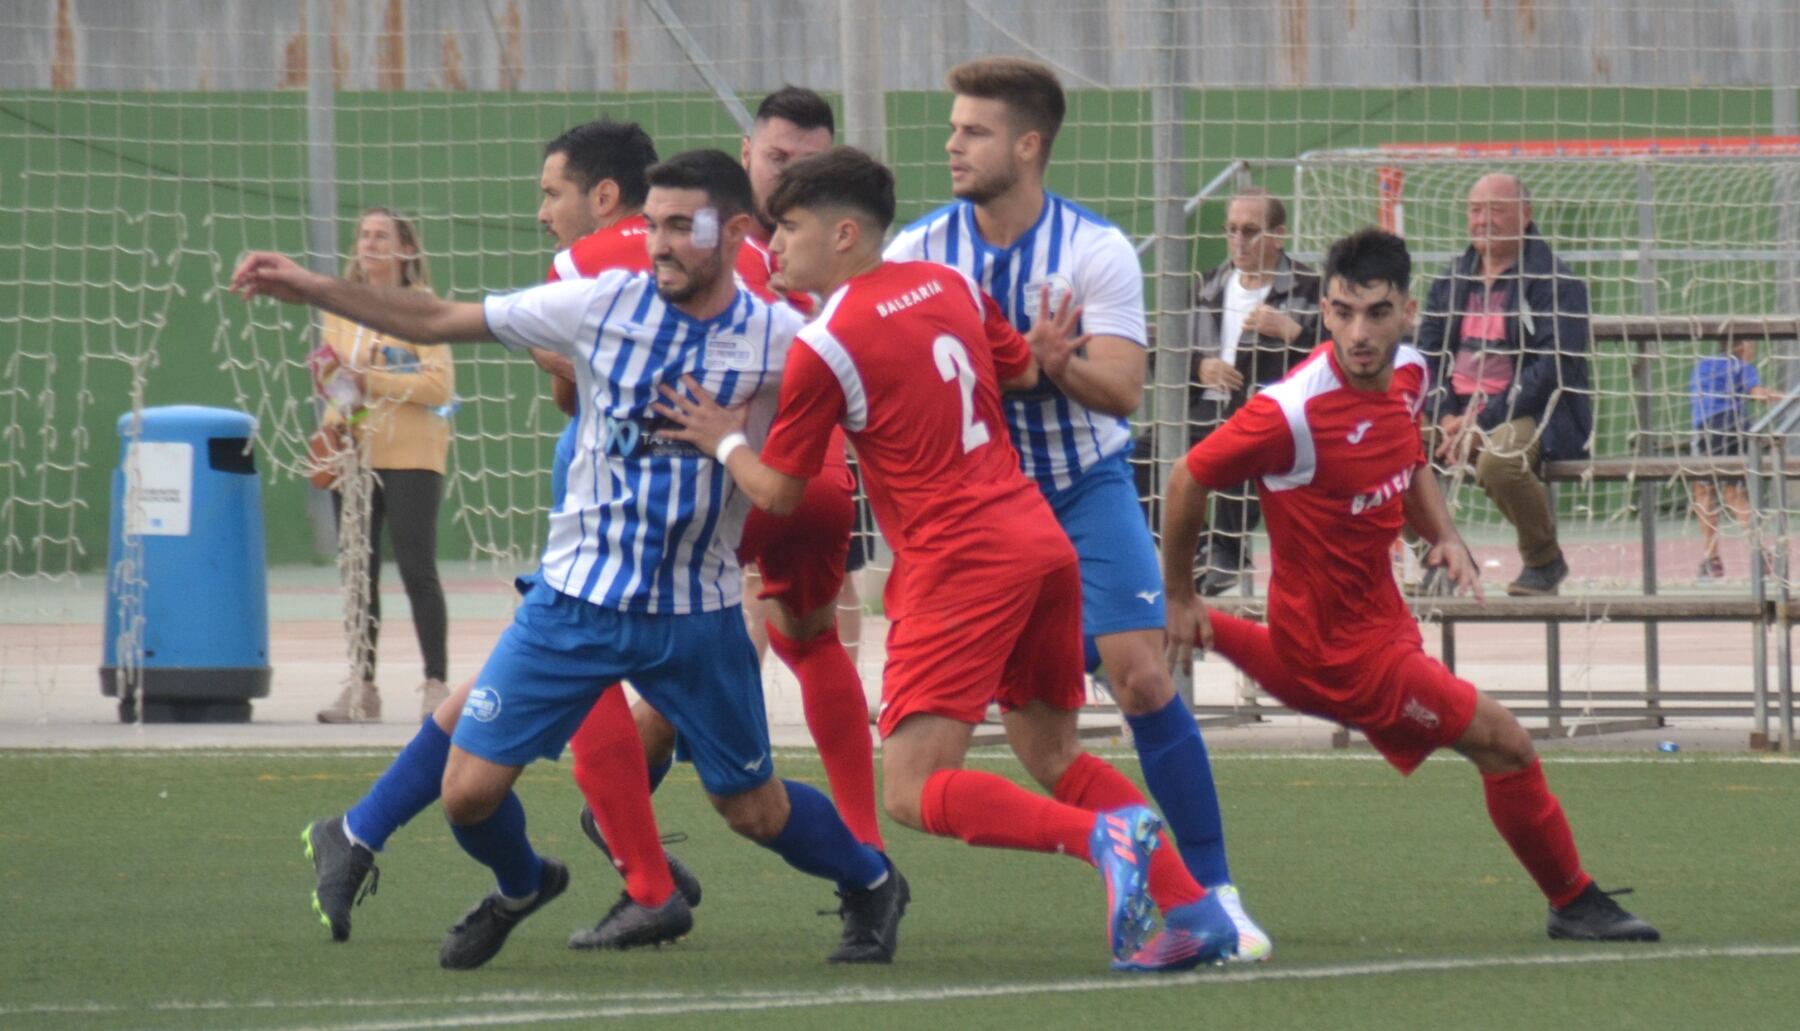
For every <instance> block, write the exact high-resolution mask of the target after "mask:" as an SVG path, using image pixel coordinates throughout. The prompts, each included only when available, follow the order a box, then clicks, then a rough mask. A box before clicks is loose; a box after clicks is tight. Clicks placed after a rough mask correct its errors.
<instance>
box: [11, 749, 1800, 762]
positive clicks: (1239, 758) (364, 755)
mask: <svg viewBox="0 0 1800 1031" xmlns="http://www.w3.org/2000/svg"><path fill="white" fill-rule="evenodd" d="M1088 751H1090V752H1093V753H1094V754H1095V755H1097V756H1099V757H1101V758H1104V759H1135V758H1137V753H1136V752H1134V751H1132V750H1130V749H1128V748H1090V749H1088ZM398 754H400V746H395V747H393V748H382V749H369V748H292V749H286V748H279V747H270V748H266V749H257V750H247V749H235V748H196V749H191V750H178V749H173V748H169V749H154V748H153V749H124V748H117V749H115V748H97V749H90V748H82V749H76V748H67V749H64V748H33V749H0V761H4V760H6V759H8V758H26V759H168V758H180V759H181V760H182V761H183V762H192V761H194V760H197V759H268V760H271V761H274V760H284V759H391V758H393V757H394V756H396V755H398ZM817 755H818V752H817V750H815V749H811V748H776V749H775V758H777V759H783V758H789V759H808V758H814V757H816V756H817ZM1450 758H1451V756H1448V755H1446V756H1445V759H1446V760H1448V759H1450ZM1539 758H1540V759H1542V760H1543V762H1544V765H1546V766H1553V765H1566V766H1709V765H1740V766H1794V765H1800V756H1785V755H1744V754H1736V753H1723V754H1721V753H1717V752H1701V751H1696V752H1692V753H1689V754H1686V755H1669V754H1667V753H1661V752H1659V753H1657V754H1655V755H1631V754H1625V753H1618V754H1613V753H1608V754H1604V755H1568V754H1559V753H1556V752H1551V753H1548V754H1545V753H1539ZM969 759H971V760H975V761H986V762H1012V761H1014V760H1013V755H1012V753H1011V752H1010V751H1008V750H1007V749H1006V748H1005V746H1001V745H995V746H983V747H979V748H973V749H970V751H969ZM1212 761H1213V763H1214V764H1215V765H1216V764H1225V765H1229V764H1231V763H1233V762H1295V761H1301V762H1345V763H1379V764H1385V763H1386V762H1387V760H1386V759H1383V758H1382V757H1381V755H1380V754H1379V753H1377V752H1374V751H1365V750H1357V751H1338V750H1335V749H1334V750H1332V751H1309V750H1305V749H1293V750H1282V749H1276V750H1271V751H1242V752H1240V751H1233V750H1229V749H1219V750H1215V751H1214V752H1213V753H1212ZM551 765H558V764H556V763H552V764H551Z"/></svg>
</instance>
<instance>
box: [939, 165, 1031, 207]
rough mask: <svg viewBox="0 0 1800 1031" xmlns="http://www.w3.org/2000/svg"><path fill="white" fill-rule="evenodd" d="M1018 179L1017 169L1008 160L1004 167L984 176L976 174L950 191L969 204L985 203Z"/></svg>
mask: <svg viewBox="0 0 1800 1031" xmlns="http://www.w3.org/2000/svg"><path fill="white" fill-rule="evenodd" d="M1018 181H1019V170H1018V168H1017V167H1015V166H1014V165H1013V163H1012V162H1010V161H1009V162H1007V164H1006V167H1004V168H1001V169H999V170H997V171H994V172H990V173H988V174H987V175H985V176H977V177H975V178H974V179H971V180H970V181H969V182H968V183H967V184H966V185H964V186H963V187H961V188H960V189H953V190H951V193H952V195H953V196H955V197H956V199H957V200H966V201H968V202H970V203H971V204H986V203H987V202H989V201H991V200H993V199H994V198H996V197H999V196H1001V195H1003V194H1005V193H1006V191H1008V190H1010V189H1012V188H1013V184H1014V183H1016V182H1018Z"/></svg>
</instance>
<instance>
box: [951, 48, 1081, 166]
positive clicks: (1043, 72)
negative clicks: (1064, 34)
mask: <svg viewBox="0 0 1800 1031" xmlns="http://www.w3.org/2000/svg"><path fill="white" fill-rule="evenodd" d="M948 82H949V85H950V91H951V92H953V93H955V94H956V95H958V96H962V97H976V98H979V99H981V100H998V101H1000V102H1001V103H1003V104H1005V105H1006V107H1007V110H1009V111H1010V112H1011V113H1012V116H1013V118H1014V120H1015V124H1016V125H1018V126H1020V127H1022V128H1023V129H1024V130H1025V131H1026V132H1036V133H1037V134H1038V135H1039V136H1041V137H1042V138H1043V140H1044V160H1045V161H1048V160H1050V145H1051V144H1052V143H1055V142H1056V134H1057V132H1059V131H1060V130H1061V129H1062V123H1063V115H1065V114H1066V113H1067V112H1068V101H1067V100H1066V99H1065V98H1064V97H1063V88H1062V83H1061V82H1058V81H1057V78H1056V73H1055V72H1053V71H1051V70H1050V69H1049V67H1048V66H1046V65H1042V64H1039V63H1037V62H1036V61H1027V60H1025V59H1024V58H1019V57H982V58H978V59H976V60H973V61H967V62H965V63H963V64H959V65H957V66H956V67H955V68H952V69H950V74H949V76H948Z"/></svg>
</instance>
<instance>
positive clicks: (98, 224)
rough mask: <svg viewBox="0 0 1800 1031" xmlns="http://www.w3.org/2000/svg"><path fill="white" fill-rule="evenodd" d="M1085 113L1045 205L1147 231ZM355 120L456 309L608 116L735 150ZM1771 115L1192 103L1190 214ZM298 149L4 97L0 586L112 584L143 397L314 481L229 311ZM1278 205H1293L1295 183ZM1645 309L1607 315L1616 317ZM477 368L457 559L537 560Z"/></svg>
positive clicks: (241, 321)
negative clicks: (234, 278) (255, 437)
mask: <svg viewBox="0 0 1800 1031" xmlns="http://www.w3.org/2000/svg"><path fill="white" fill-rule="evenodd" d="M1070 100H1071V103H1070V115H1069V123H1068V125H1067V126H1066V127H1065V129H1064V132H1063V134H1062V137H1061V138H1060V139H1059V141H1058V143H1057V146H1056V151H1055V162H1054V165H1053V168H1052V175H1051V186H1052V188H1053V189H1056V190H1058V191H1060V192H1064V193H1067V194H1069V195H1071V196H1073V197H1075V198H1077V199H1079V200H1081V201H1082V202H1083V203H1085V204H1087V205H1088V206H1090V207H1092V208H1094V209H1096V210H1098V211H1099V212H1101V213H1102V214H1104V215H1106V216H1108V217H1110V218H1112V219H1114V220H1115V221H1118V222H1119V223H1120V224H1121V225H1122V226H1123V227H1124V228H1125V229H1126V231H1127V232H1129V233H1131V234H1132V235H1133V236H1141V235H1143V234H1145V233H1147V232H1148V231H1149V228H1150V224H1151V216H1152V209H1151V204H1150V202H1149V200H1148V199H1147V198H1149V197H1150V196H1151V195H1152V188H1151V168H1150V165H1149V163H1148V161H1147V160H1146V158H1147V155H1148V153H1149V147H1150V141H1149V130H1148V126H1147V123H1148V121H1149V110H1150V108H1149V100H1148V95H1147V94H1144V93H1140V92H1133V91H1110V92H1108V91H1087V92H1076V93H1073V94H1072V95H1071V98H1070ZM338 105H339V106H338V108H337V111H336V127H337V139H338V171H339V187H338V189H339V194H338V206H339V211H340V214H341V216H342V219H341V221H342V231H341V233H340V241H341V242H342V243H344V244H346V245H347V243H348V239H349V233H350V224H351V221H352V220H353V219H354V217H355V215H356V213H357V212H358V211H360V210H361V209H362V208H364V207H366V206H369V205H374V204H386V205H391V206H396V207H399V208H401V209H405V210H410V211H413V212H418V213H421V216H422V228H423V232H424V236H425V240H426V243H427V247H428V248H429V250H430V251H431V252H432V253H433V255H434V256H433V268H432V272H433V276H434V279H435V281H436V283H437V285H438V287H439V289H440V291H442V292H447V293H450V294H452V295H456V296H460V297H465V298H473V297H476V296H478V295H479V293H480V292H482V291H484V290H489V289H501V288H506V287H510V286H517V285H523V284H529V283H532V282H536V281H537V280H539V279H540V278H541V277H542V274H543V270H544V268H545V265H546V262H547V259H548V257H549V253H550V251H551V249H552V245H551V243H550V241H549V240H548V238H547V237H545V236H544V234H543V233H542V231H541V230H540V229H539V228H538V227H537V225H536V224H535V221H534V219H533V213H534V211H535V209H536V203H537V197H536V174H537V169H538V164H539V154H540V148H541V145H542V141H544V140H546V139H548V138H550V137H551V136H553V135H555V134H556V133H557V132H559V131H561V130H562V129H563V128H565V127H566V126H568V125H570V124H574V123H576V122H579V121H583V120H585V119H587V118H591V117H594V116H595V115H596V114H599V113H607V114H611V115H613V116H614V117H620V118H631V119H637V120H640V121H642V122H644V124H645V125H646V127H647V128H649V129H650V131H651V132H652V134H653V135H654V136H655V137H656V138H657V140H658V142H659V147H660V149H661V150H662V151H663V152H664V153H665V154H668V153H673V152H675V151H677V150H681V149H686V148H688V147H694V146H724V147H727V148H735V146H736V139H737V132H736V128H735V126H734V125H733V124H732V123H731V122H730V120H729V118H728V117H727V116H726V114H725V112H724V111H723V109H722V108H721V107H720V106H719V105H718V104H717V103H716V102H715V101H714V100H713V99H712V98H710V97H707V96H701V95H691V96H690V95H666V94H665V95H645V94H637V95H622V96H604V95H602V96H595V95H591V94H582V95H569V94H554V95H544V94H536V95H518V94H513V95H505V94H468V93H404V94H389V93H344V94H340V95H339V97H338ZM1769 106H1770V105H1769V100H1768V95H1767V91H1753V90H1704V89H1695V90H1674V89H1639V90H1631V89H1487V88H1483V89H1450V88H1443V89H1409V90H1396V89H1385V90H1382V89H1371V90H1348V89H1312V90H1266V89H1216V90H1205V91H1191V92H1190V93H1189V94H1188V95H1187V98H1186V114H1187V125H1186V147H1187V150H1188V152H1189V154H1190V156H1191V157H1192V159H1193V164H1192V166H1191V168H1190V171H1189V178H1188V188H1189V189H1190V190H1192V189H1194V188H1196V187H1197V186H1198V185H1199V184H1201V183H1203V182H1205V181H1206V180H1208V179H1209V178H1211V177H1212V176H1213V175H1214V174H1215V173H1217V172H1218V171H1219V170H1221V169H1222V168H1224V167H1225V166H1226V165H1227V164H1228V163H1229V162H1230V161H1231V160H1233V159H1235V158H1239V157H1253V158H1286V157H1293V156H1296V155H1298V154H1301V153H1304V152H1306V151H1310V150H1315V149H1320V148H1337V147H1353V146H1373V145H1377V144H1381V143H1386V142H1393V141H1418V140H1435V141H1453V140H1454V141H1463V140H1473V141H1486V140H1517V139H1534V140H1540V139H1559V138H1561V139H1590V138H1631V137H1643V136H1658V135H1701V134H1707V135H1710V134H1733V133H1757V132H1767V131H1768V126H1769V122H1770V115H1769ZM948 113H949V101H948V98H947V97H946V96H944V95H942V94H940V93H929V94H927V93H901V94H893V95H890V97H889V100H888V125H889V134H888V140H889V155H890V159H891V161H892V163H893V164H894V165H895V168H896V172H897V175H898V180H899V196H900V199H901V212H900V214H901V218H902V219H903V220H905V219H910V218H912V217H916V216H917V215H919V214H922V213H924V212H926V211H929V210H931V209H932V208H935V207H936V206H938V205H939V204H941V203H942V202H943V200H944V199H945V192H946V190H945V186H946V176H945V174H944V172H943V149H942V144H943V139H944V132H945V130H944V128H943V127H944V124H945V122H946V119H947V117H948ZM305 138H306V114H305V110H304V95H303V94H301V93H297V92H271V93H265V94H200V93H168V94H154V93H51V92H11V93H0V141H4V145H3V146H0V313H4V314H0V498H3V499H5V500H4V501H3V502H0V504H4V506H5V507H4V510H0V534H3V535H4V536H3V538H0V572H7V571H10V572H16V573H25V574H29V573H37V572H58V571H61V570H64V569H69V568H77V569H91V568H95V567H97V566H98V565H100V564H101V563H103V561H104V554H105V539H106V536H105V535H106V526H107V520H108V506H109V501H108V491H109V478H110V475H111V472H112V469H113V467H114V465H115V464H116V454H117V448H118V442H117V438H116V435H115V433H114V431H113V423H114V420H115V419H116V418H117V417H118V415H119V414H120V413H121V412H123V411H126V410H128V409H129V407H130V403H131V397H132V390H133V384H134V380H136V381H141V386H142V391H143V401H144V403H145V404H146V405H163V404H175V403H196V404H214V405H223V406H227V407H238V408H245V409H247V410H249V411H251V412H253V414H255V415H257V417H258V418H259V420H261V422H262V425H263V428H264V432H265V436H266V438H267V445H266V446H267V447H269V448H272V449H273V457H274V458H275V459H276V462H277V463H287V464H291V463H292V462H293V461H294V460H295V458H296V449H297V447H298V445H299V442H300V441H302V440H303V439H304V437H305V435H306V432H307V430H308V429H309V428H310V425H311V418H312V416H311V409H310V391H309V388H308V386H307V384H306V382H305V377H304V371H303V369H302V368H301V366H300V364H299V360H300V359H301V358H303V357H304V354H305V352H306V350H307V343H306V341H307V333H306V328H305V327H306V320H305V318H304V316H303V315H302V314H301V313H300V312H299V311H298V310H297V309H284V310H281V309H277V308H275V307H274V306H273V305H268V304H266V303H263V304H259V305H257V306H256V307H255V308H254V309H246V308H245V307H244V306H243V305H242V304H240V303H239V302H238V301H237V300H236V299H234V298H230V297H228V296H226V295H224V294H223V293H222V291H221V290H220V289H219V287H220V283H221V281H222V280H223V278H224V277H225V276H226V275H227V274H228V273H229V268H230V265H231V263H232V262H233V261H234V260H235V258H236V257H237V255H239V254H240V253H241V252H242V251H244V250H245V249H248V248H252V247H255V248H276V249H281V250H285V251H288V252H294V251H297V250H299V249H301V248H302V247H303V245H304V239H305V237H304V232H305V230H304V223H303V219H302V215H303V212H304V202H305V171H306V153H305V148H304V140H305ZM470 141H477V142H473V143H472V142H470ZM734 152H735V151H734ZM1263 181H1264V182H1265V183H1266V185H1268V186H1269V187H1270V188H1272V189H1274V190H1276V191H1277V192H1287V191H1290V190H1291V189H1292V187H1293V179H1292V173H1291V171H1287V170H1281V169H1276V170H1273V171H1271V172H1270V173H1268V174H1267V175H1266V176H1265V177H1264V180H1263ZM1567 217H1569V218H1571V219H1578V218H1579V213H1569V214H1568V215H1567ZM1221 219H1222V210H1221V205H1220V204H1219V203H1217V202H1213V203H1208V204H1205V205H1203V206H1202V207H1201V208H1200V210H1199V211H1198V212H1197V215H1196V220H1195V222H1193V223H1192V224H1191V225H1192V227H1193V228H1194V230H1195V232H1196V234H1197V235H1196V239H1195V241H1194V243H1193V246H1192V260H1193V263H1194V264H1195V266H1196V267H1206V266H1210V265H1212V264H1215V263H1217V262H1218V261H1220V260H1222V257H1223V251H1222V246H1221V245H1220V243H1219V241H1218V239H1217V236H1216V233H1217V228H1218V225H1219V223H1220V221H1221ZM1550 222H1551V224H1550V225H1548V226H1547V229H1548V231H1549V232H1550V235H1551V236H1552V237H1553V238H1554V237H1555V236H1556V231H1557V226H1556V224H1555V222H1554V219H1552V220H1550ZM1152 303H1154V300H1153V301H1152ZM1634 304H1635V298H1634V297H1627V296H1621V295H1619V291H1613V292H1612V293H1607V292H1606V291H1604V290H1601V291H1599V292H1598V300H1597V308H1598V309H1599V310H1616V311H1626V310H1629V309H1630V308H1631V307H1632V306H1633V305H1634ZM13 313H16V314H13ZM458 355H459V363H458V385H457V386H458V394H459V395H460V396H461V397H462V398H463V406H462V409H461V410H460V411H459V412H458V414H457V416H456V427H457V432H458V436H459V441H458V444H457V446H456V451H455V456H454V466H455V473H456V475H455V476H454V479H453V485H452V488H451V491H452V493H451V497H452V504H450V505H447V506H446V512H445V515H444V525H443V527H442V530H443V533H442V540H443V545H442V547H443V551H444V554H445V555H447V556H467V555H469V554H470V553H471V550H473V549H479V550H481V551H483V552H495V553H510V554H513V555H519V556H525V555H531V554H534V553H535V551H536V549H537V547H538V541H539V537H540V535H541V526H542V523H541V515H540V513H539V511H538V509H539V508H540V507H541V506H542V505H544V504H545V503H546V502H547V467H548V464H549V453H550V442H551V439H552V438H553V436H554V435H555V433H556V432H557V430H559V429H560V426H561V423H560V418H559V417H558V416H557V415H556V414H555V413H554V411H553V410H552V408H551V406H550V405H549V404H548V402H547V401H546V400H543V399H542V394H543V391H542V382H541V378H540V376H539V375H538V374H537V373H536V371H535V369H534V368H533V367H531V366H530V364H529V363H528V362H527V361H526V360H525V359H522V358H517V359H515V358H510V357H508V356H505V355H504V354H503V353H502V352H499V351H498V349H489V350H478V351H468V350H464V351H459V352H458ZM276 358H280V359H283V361H275V360H274V359H276ZM1624 368H1625V364H1624V360H1623V358H1622V357H1619V356H1616V355H1613V356H1603V357H1602V358H1601V360H1600V361H1599V362H1598V372H1599V377H1600V380H1601V383H1602V385H1603V387H1613V388H1617V387H1618V386H1620V384H1621V383H1622V382H1623V376H1624V375H1625V373H1624ZM1618 407H1622V406H1618ZM1602 412H1603V419H1604V420H1607V421H1606V422H1604V423H1603V433H1602V445H1603V447H1602V450H1612V449H1618V448H1623V447H1624V446H1626V444H1625V438H1624V436H1623V434H1624V432H1625V428H1624V427H1623V424H1621V423H1618V422H1617V418H1616V417H1615V415H1614V414H1613V413H1612V412H1611V411H1609V410H1608V409H1607V408H1605V407H1603V409H1602ZM1620 417H1622V415H1621V416H1620ZM273 464H276V463H271V462H270V461H268V459H267V457H265V458H264V460H263V465H264V467H265V473H264V475H265V505H266V516H267V527H268V535H269V559H270V561H272V562H293V561H305V560H307V559H308V558H309V557H310V552H311V533H310V529H309V526H308V523H307V521H306V515H305V505H306V494H305V488H304V485H303V484H302V483H301V482H300V481H299V480H298V479H297V478H296V477H294V476H293V475H291V474H286V473H275V472H271V471H268V470H269V467H270V466H271V465H273Z"/></svg>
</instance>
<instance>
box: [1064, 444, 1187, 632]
mask: <svg viewBox="0 0 1800 1031" xmlns="http://www.w3.org/2000/svg"><path fill="white" fill-rule="evenodd" d="M1046 500H1048V501H1049V502H1050V509H1051V511H1053V512H1055V513H1056V521H1057V522H1059V523H1061V524H1062V528H1063V532H1064V533H1067V534H1068V535H1069V541H1070V543H1072V544H1074V545H1075V554H1076V555H1078V556H1080V558H1081V632H1082V634H1083V635H1084V636H1086V637H1087V638H1088V639H1089V645H1090V648H1089V651H1090V653H1091V652H1092V647H1091V646H1092V639H1093V638H1095V637H1103V636H1105V635H1107V634H1117V633H1123V632H1125V631H1127V630H1151V629H1155V630H1161V629H1163V627H1165V626H1167V625H1168V621H1167V620H1166V619H1165V618H1164V615H1163V596H1162V586H1163V585H1162V566H1161V564H1159V563H1158V562H1157V559H1156V544H1155V542H1154V541H1152V540H1151V538H1150V527H1149V524H1147V523H1145V522H1144V509H1143V507H1142V506H1141V505H1139V504H1138V496H1137V488H1136V487H1134V486H1133V485H1132V482H1131V465H1130V463H1129V462H1128V461H1127V459H1126V455H1125V454H1124V453H1123V452H1121V453H1119V454H1116V455H1113V456H1111V457H1110V458H1103V459H1101V460H1100V461H1099V462H1097V463H1096V464H1094V465H1092V466H1089V467H1088V469H1087V470H1086V471H1085V472H1083V473H1082V474H1081V478H1080V479H1078V480H1076V481H1075V482H1074V483H1071V484H1069V485H1068V486H1067V487H1064V488H1063V489H1062V490H1059V491H1057V492H1056V493H1054V494H1051V495H1048V497H1047V498H1046ZM1089 664H1090V665H1092V664H1093V659H1092V657H1091V654H1090V659H1089Z"/></svg>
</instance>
